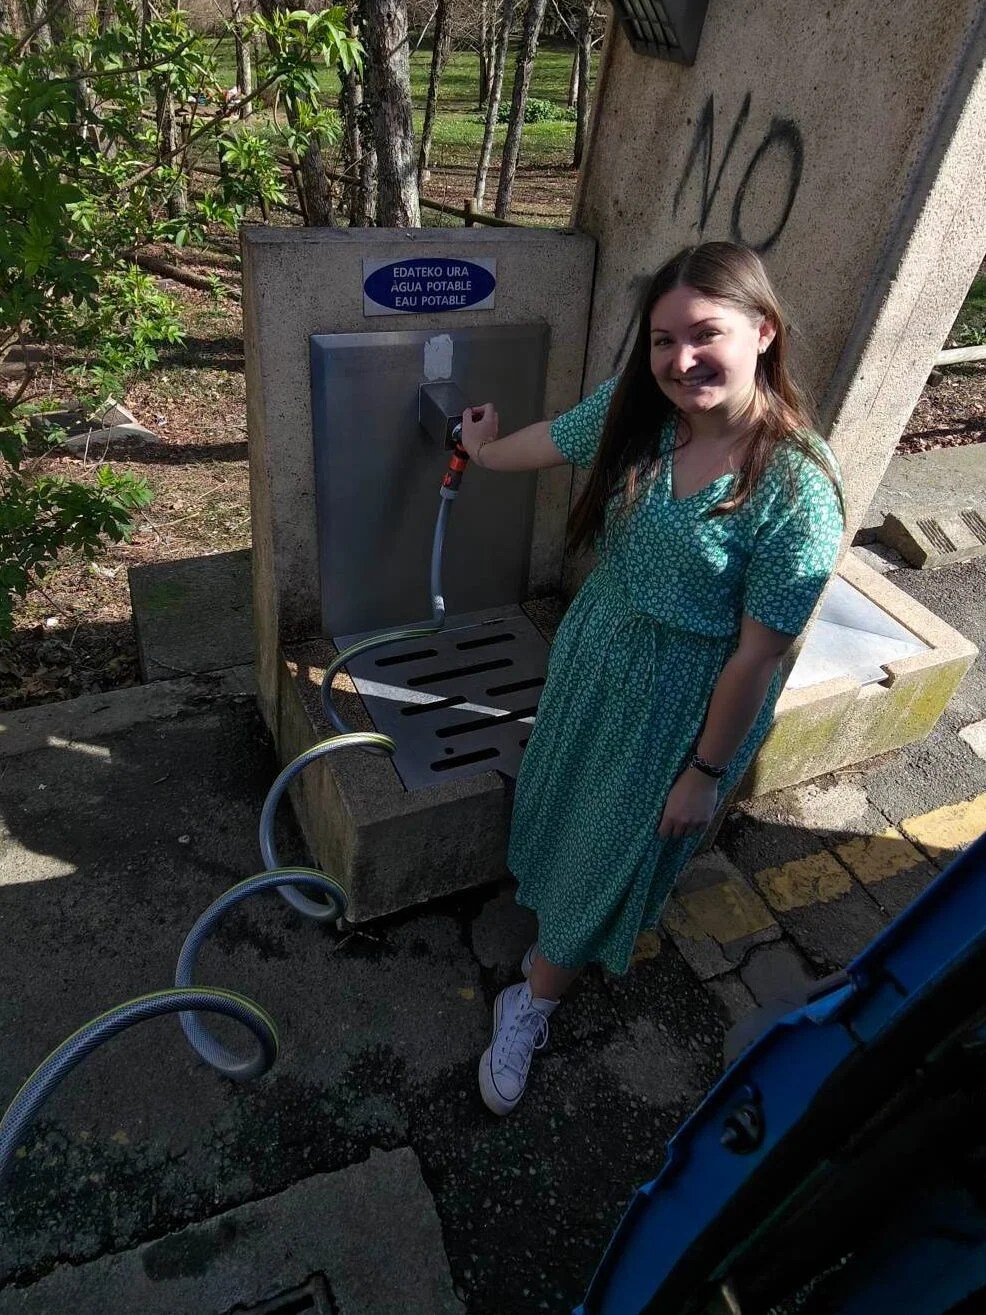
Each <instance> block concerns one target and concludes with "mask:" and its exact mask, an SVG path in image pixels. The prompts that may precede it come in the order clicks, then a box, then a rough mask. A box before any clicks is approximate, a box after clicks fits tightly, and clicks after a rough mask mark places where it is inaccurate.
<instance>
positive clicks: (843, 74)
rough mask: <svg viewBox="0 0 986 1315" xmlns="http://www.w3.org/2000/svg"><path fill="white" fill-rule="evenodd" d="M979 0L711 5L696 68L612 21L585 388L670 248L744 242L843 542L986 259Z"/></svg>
mask: <svg viewBox="0 0 986 1315" xmlns="http://www.w3.org/2000/svg"><path fill="white" fill-rule="evenodd" d="M984 55H986V4H984V3H983V0H949V3H947V4H933V3H929V2H928V0H870V3H867V4H862V5H861V4H859V3H858V0H827V3H825V4H819V3H817V0H773V3H771V4H762V3H755V0H747V3H738V2H737V0H714V3H712V4H710V5H709V9H708V15H707V18H706V22H705V29H704V32H703V35H702V41H701V45H700V47H699V51H698V56H697V60H696V63H695V65H694V66H692V67H685V66H682V65H679V64H673V63H669V62H667V61H663V60H658V59H654V58H651V57H648V56H645V55H637V54H635V53H634V52H633V50H632V49H631V47H630V44H629V42H628V40H627V38H626V36H625V35H624V34H623V32H622V31H621V30H619V29H618V28H617V27H616V26H615V24H614V25H612V26H611V31H610V34H609V39H608V42H607V48H606V51H605V53H604V56H603V63H602V68H601V70H600V79H599V85H598V91H597V106H596V114H595V120H594V128H593V137H592V141H591V145H590V150H589V154H588V161H587V164H586V166H585V169H584V172H583V177H582V182H581V187H580V191H579V195H578V197H577V199H576V204H575V225H576V227H578V228H579V229H581V230H583V231H586V232H588V233H590V234H592V235H593V236H594V237H595V238H596V239H597V242H598V247H599V259H598V264H597V272H596V284H595V290H594V299H593V310H592V318H591V322H590V324H591V328H590V340H589V351H588V360H587V376H586V389H587V390H588V389H589V388H590V387H592V386H594V385H595V384H597V383H598V382H599V381H600V380H601V379H603V378H605V377H606V376H608V375H610V374H612V373H613V372H614V370H615V368H616V366H617V363H618V362H619V361H620V358H621V354H622V351H623V348H624V347H625V335H626V331H627V325H628V323H629V322H630V320H631V318H632V314H633V305H634V301H635V297H636V294H637V292H638V291H639V288H640V285H641V283H642V282H643V281H644V280H645V279H646V277H647V276H648V274H650V273H652V272H653V271H654V270H655V269H656V268H657V267H658V266H659V265H660V264H661V263H662V262H663V261H664V260H665V259H666V258H667V257H668V256H670V255H671V254H673V252H675V251H676V250H677V249H678V248H680V247H682V246H684V245H686V244H689V243H695V242H700V241H711V240H734V241H743V242H746V243H747V244H749V245H750V246H752V247H754V248H756V249H757V250H758V251H760V252H761V253H762V254H763V256H764V259H765V261H766V263H767V265H768V268H769V270H770V272H771V275H772V277H773V280H774V282H775V285H776V287H777V289H778V291H779V293H780V294H781V297H782V298H783V300H784V302H785V304H786V305H787V307H788V309H789V311H790V313H791V318H792V321H793V326H794V330H795V333H794V338H795V345H796V351H797V357H798V364H799V366H800V367H801V373H802V375H803V377H804V379H805V381H806V382H807V383H808V385H809V386H810V388H811V389H812V391H813V393H814V395H815V397H816V399H817V400H818V405H819V411H820V416H821V423H822V429H823V432H825V433H826V435H827V436H828V438H829V439H830V441H831V443H832V446H833V448H834V449H835V451H836V453H837V454H838V457H839V459H840V461H841V463H842V467H843V471H844V474H845V482H846V494H847V502H848V521H849V524H848V530H849V533H850V537H851V534H852V533H853V532H854V530H855V528H856V527H857V525H858V524H859V522H860V519H861V517H862V516H863V514H864V513H865V511H866V508H867V507H868V506H869V503H870V501H871V499H872V496H873V494H874V492H875V490H876V488H877V486H878V484H879V482H880V479H881V477H882V475H883V472H884V470H885V468H886V465H887V463H888V461H889V460H890V457H891V455H892V453H893V450H894V447H895V445H896V443H897V440H898V438H899V436H900V434H901V432H902V430H903V427H904V425H905V424H906V423H907V419H908V417H909V415H910V413H911V411H912V410H913V407H914V404H915V403H916V401H917V399H918V397H919V395H920V392H921V389H922V387H923V385H924V383H925V380H926V379H927V376H928V373H929V371H930V369H931V366H932V363H933V360H934V357H935V355H936V353H937V352H938V351H939V349H940V348H941V344H942V342H943V340H944V338H945V336H946V334H947V333H948V330H949V328H950V327H951V325H952V322H953V320H954V318H955V315H956V314H957V312H958V309H959V307H960V305H961V303H962V300H963V298H964V296H965V293H966V291H967V290H968V287H969V285H970V283H971V281H972V278H973V276H974V274H975V272H976V269H977V267H978V265H979V262H980V261H981V260H982V258H983V254H984V249H986V153H984V151H983V148H982V126H983V123H984V122H986V71H984V66H983V60H984Z"/></svg>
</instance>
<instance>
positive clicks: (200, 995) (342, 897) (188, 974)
mask: <svg viewBox="0 0 986 1315" xmlns="http://www.w3.org/2000/svg"><path fill="white" fill-rule="evenodd" d="M456 440H458V432H456ZM468 460H469V458H468V455H467V453H466V451H465V449H464V448H463V447H462V446H461V445H460V444H459V442H458V441H456V444H455V447H454V449H453V452H452V455H451V457H450V459H449V465H448V469H447V470H446V472H445V477H444V479H443V481H442V487H441V490H440V501H439V505H438V516H437V517H436V520H435V533H434V537H433V539H432V549H431V572H430V587H431V607H432V614H431V620H430V621H429V622H426V623H424V624H423V625H420V626H415V627H412V628H410V629H407V630H394V631H390V632H388V633H387V634H383V635H374V636H371V637H370V638H368V639H363V640H360V641H359V642H358V643H356V644H352V645H351V646H350V647H349V648H347V649H345V650H344V651H343V652H341V653H340V654H339V655H338V657H336V659H335V661H334V662H333V663H332V664H331V665H330V666H329V668H328V670H327V671H326V672H325V675H324V677H323V678H322V687H321V702H322V708H323V710H324V712H325V716H326V718H327V719H328V721H329V722H330V723H331V725H332V726H333V727H334V728H335V730H336V732H337V734H336V735H334V736H333V737H332V738H331V739H328V740H323V741H321V743H319V744H314V745H312V747H311V748H310V749H306V750H305V752H304V753H301V754H299V755H298V757H297V758H295V759H294V760H293V761H292V762H290V763H288V765H287V766H286V767H285V768H284V770H283V771H282V772H281V773H280V774H279V776H278V777H277V779H276V780H275V782H274V784H273V785H272V786H271V788H270V790H269V791H268V793H267V798H266V799H265V800H264V806H263V809H262V810H261V814H260V852H261V854H262V856H263V861H264V863H265V864H266V865H267V866H266V870H265V871H263V872H261V873H259V874H258V875H257V876H254V877H248V878H247V880H246V881H241V882H239V884H238V885H236V886H233V887H231V889H229V890H227V891H224V892H223V894H222V895H220V896H219V898H218V899H217V900H215V902H214V903H212V904H210V905H209V907H208V908H207V909H206V910H205V912H204V913H203V914H202V915H201V916H200V917H199V919H198V920H197V921H196V923H195V925H194V926H193V927H192V929H191V931H190V932H189V933H188V935H187V936H186V937H185V942H184V944H183V945H182V948H181V953H180V954H179V956H178V965H177V968H176V970H175V985H174V987H172V988H171V989H170V990H166V991H152V992H150V993H149V994H148V995H141V996H138V997H137V998H136V999H134V1000H127V1001H125V1002H124V1003H123V1004H119V1005H115V1006H114V1007H113V1008H112V1009H108V1010H107V1011H106V1012H105V1013H103V1014H100V1015H99V1016H98V1017H97V1018H93V1019H91V1020H90V1021H89V1022H88V1023H85V1024H83V1026H82V1027H80V1028H79V1030H78V1031H77V1032H73V1034H72V1035H71V1036H70V1037H69V1038H68V1039H67V1040H65V1041H63V1042H62V1043H61V1045H59V1046H57V1047H56V1048H55V1049H54V1050H53V1051H52V1052H51V1054H50V1055H48V1057H47V1058H46V1059H45V1060H43V1061H42V1063H41V1064H40V1065H39V1066H38V1067H37V1068H36V1069H35V1070H34V1072H33V1073H32V1074H31V1076H30V1077H29V1078H28V1079H27V1081H26V1082H25V1083H24V1085H23V1086H22V1087H21V1089H20V1090H19V1091H18V1092H17V1094H16V1096H15V1097H14V1099H13V1100H12V1101H11V1103H10V1105H9V1106H8V1107H7V1110H6V1111H5V1113H4V1115H3V1118H0V1186H2V1185H3V1184H4V1182H5V1180H6V1178H7V1176H8V1174H9V1173H10V1170H11V1168H12V1166H13V1163H14V1159H15V1156H16V1153H17V1149H18V1147H19V1146H21V1145H22V1144H23V1141H24V1138H25V1137H26V1135H27V1132H28V1130H29V1128H30V1126H31V1124H32V1123H33V1121H34V1119H35V1118H36V1116H37V1114H38V1112H39V1111H40V1109H41V1108H42V1106H43V1105H44V1104H45V1102H46V1101H47V1099H48V1097H49V1096H50V1095H51V1094H52V1092H53V1091H54V1090H55V1088H56V1087H57V1086H58V1084H59V1083H60V1082H61V1081H62V1079H63V1078H64V1077H66V1076H67V1075H68V1074H69V1073H70V1072H71V1071H72V1069H74V1068H75V1067H76V1065H77V1064H80V1063H81V1062H82V1061H83V1060H84V1059H85V1058H86V1057H87V1056H88V1055H91V1054H92V1052H93V1051H94V1050H97V1049H98V1048H99V1047H100V1046H101V1045H103V1044H104V1043H105V1042H106V1041H109V1040H110V1039H111V1038H112V1037H115V1036H116V1035H117V1034H118V1033H120V1032H124V1031H126V1030H127V1029H128V1028H130V1027H133V1026H135V1024H137V1023H143V1022H144V1021H145V1020H147V1019H149V1018H160V1017H161V1016H162V1015H163V1014H178V1015H179V1016H180V1021H181V1026H182V1030H183V1031H184V1033H185V1036H186V1038H187V1039H188V1043H189V1045H190V1046H191V1047H192V1049H193V1050H194V1051H195V1053H196V1054H197V1055H198V1056H199V1057H200V1058H201V1059H204V1060H205V1062H206V1063H207V1064H209V1065H211V1066H212V1068H214V1069H216V1071H217V1072H219V1073H221V1074H223V1076H224V1077H228V1078H231V1079H232V1080H233V1081H234V1082H246V1081H248V1080H249V1079H250V1078H256V1077H260V1076H261V1075H262V1074H264V1073H266V1072H267V1070H268V1069H269V1068H270V1067H271V1065H272V1064H273V1063H274V1061H275V1059H276V1058H277V1050H278V1039H277V1028H276V1027H275V1025H274V1020H273V1019H272V1018H271V1016H270V1015H269V1014H268V1013H267V1011H266V1010H265V1009H263V1008H261V1006H260V1005H258V1004H257V1003H256V1002H255V1001H253V1000H251V999H250V998H249V997H248V996H245V995H240V994H239V993H238V992H236V991H227V990H222V989H220V988H218V987H212V986H194V985H193V979H194V976H195V964H196V960H197V959H198V954H199V951H200V950H201V948H202V946H203V944H204V943H205V941H206V939H207V937H208V936H209V935H210V933H211V932H212V930H213V928H214V927H215V926H216V924H217V923H218V922H219V921H220V919H221V918H223V917H224V916H225V915H226V913H227V912H228V911H229V910H230V909H231V908H233V907H234V906H235V905H237V904H241V903H242V902H243V901H244V900H246V899H250V898H251V897H252V896H254V895H257V894H260V892H262V891H266V890H276V891H277V892H278V893H279V894H280V895H281V896H282V897H283V898H284V899H285V900H287V902H288V903H289V904H290V905H291V906H292V907H293V908H294V909H296V910H297V912H298V913H301V914H304V916H305V917H307V918H314V919H316V920H318V921H322V922H325V921H332V922H336V921H338V920H339V919H340V918H341V917H342V916H343V915H344V913H345V912H346V909H347V907H348V905H349V896H348V894H347V893H346V891H345V890H344V888H343V887H342V886H341V885H340V884H339V883H338V882H337V881H335V880H334V879H333V878H332V877H330V876H327V875H326V873H324V872H319V871H317V870H316V869H315V868H304V867H282V866H281V864H280V862H279V860H278V856H277V850H276V848H275V846H274V816H275V813H276V812H277V805H278V803H279V802H280V800H281V796H282V795H283V794H284V791H285V790H286V789H287V787H288V785H289V784H290V783H291V781H292V780H294V778H295V777H296V776H297V775H298V774H299V773H300V772H302V771H304V769H305V768H306V767H307V766H309V764H310V763H313V762H315V761H316V760H317V759H320V758H324V757H326V756H327V755H329V754H331V753H339V752H342V751H344V750H346V749H362V750H364V751H365V752H368V753H390V754H392V753H393V752H394V750H395V748H396V745H395V744H394V741H393V740H392V739H391V738H390V736H389V735H381V734H379V733H378V732H376V731H353V730H352V728H351V727H350V726H348V725H347V724H346V722H345V721H344V720H343V718H342V717H341V716H340V715H339V713H338V712H337V711H336V708H335V706H334V705H333V702H332V681H333V679H334V677H335V675H336V673H337V672H339V671H340V670H341V669H342V668H343V667H344V666H345V665H346V663H347V662H349V661H350V660H351V659H352V658H354V657H356V656H357V655H358V654H360V653H365V652H367V651H368V650H369V649H371V648H378V647H380V646H381V645H384V644H393V643H396V642H397V641H398V640H405V639H419V638H421V637H423V636H425V635H433V634H435V632H436V631H438V630H441V628H442V626H443V625H444V624H445V599H444V596H443V593H442V558H443V555H444V548H445V534H446V530H447V528H448V519H449V513H450V511H451V506H452V502H453V501H454V499H455V497H456V495H457V494H458V491H459V485H460V484H461V482H462V476H463V473H464V471H465V469H466V465H467V463H468ZM210 1013H211V1014H219V1015H222V1016H224V1017H226V1018H231V1019H233V1020H234V1022H237V1023H240V1024H242V1026H243V1027H245V1028H246V1029H247V1031H248V1032H250V1033H251V1034H252V1036H253V1038H254V1042H255V1045H254V1048H253V1053H252V1054H250V1055H248V1056H246V1057H243V1056H241V1055H238V1054H237V1053H236V1052H235V1051H233V1050H231V1049H230V1048H229V1047H228V1046H225V1045H224V1044H223V1043H222V1042H221V1041H219V1040H218V1039H217V1038H216V1037H215V1036H213V1034H212V1033H211V1032H210V1031H209V1030H208V1028H207V1027H206V1026H205V1025H204V1024H203V1023H202V1022H200V1020H199V1015H200V1014H210Z"/></svg>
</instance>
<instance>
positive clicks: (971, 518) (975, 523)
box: [962, 511, 986, 543]
mask: <svg viewBox="0 0 986 1315" xmlns="http://www.w3.org/2000/svg"><path fill="white" fill-rule="evenodd" d="M962 521H963V524H964V525H965V526H966V528H967V529H968V530H969V531H970V533H971V534H972V535H973V536H974V537H975V538H977V539H978V540H979V542H980V543H986V520H984V519H983V517H982V516H980V514H979V512H978V511H964V512H963V513H962Z"/></svg>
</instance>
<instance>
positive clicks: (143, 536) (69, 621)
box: [0, 168, 986, 710]
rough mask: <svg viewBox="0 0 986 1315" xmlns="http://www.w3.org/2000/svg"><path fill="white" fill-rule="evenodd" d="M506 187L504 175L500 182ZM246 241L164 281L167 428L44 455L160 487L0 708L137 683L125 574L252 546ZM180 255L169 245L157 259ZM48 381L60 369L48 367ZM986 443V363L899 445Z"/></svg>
mask: <svg viewBox="0 0 986 1315" xmlns="http://www.w3.org/2000/svg"><path fill="white" fill-rule="evenodd" d="M490 185H491V187H494V186H495V179H493V180H492V181H491V184H490ZM467 190H468V186H467V180H466V178H465V175H464V174H463V176H462V177H461V178H460V177H459V176H458V173H457V171H456V170H454V169H450V170H445V171H443V172H440V173H436V174H434V175H433V176H432V180H431V184H430V186H429V195H430V196H431V197H432V198H433V199H436V200H441V201H444V202H445V203H447V204H456V205H461V203H462V197H463V196H464V195H465V193H466V191H467ZM573 190H574V175H573V173H572V172H571V170H568V169H562V168H559V169H558V170H556V171H551V170H548V171H545V170H543V169H541V170H539V171H537V172H536V173H534V172H531V173H526V172H523V171H522V172H521V173H520V174H519V175H518V181H517V191H516V203H515V213H516V214H517V216H518V217H519V218H526V219H530V220H532V221H535V222H540V223H547V224H552V223H554V224H558V223H564V222H565V221H566V220H567V217H568V214H569V210H570V206H571V198H572V193H573ZM236 252H237V245H236V240H235V239H234V238H232V237H230V236H229V235H225V236H223V235H217V236H216V237H215V239H214V240H213V242H212V244H211V245H210V246H209V247H208V248H206V249H199V250H193V251H187V250H186V251H185V252H183V253H182V254H181V256H180V257H179V259H180V261H181V265H182V268H184V269H186V270H188V271H191V272H193V273H197V274H200V275H215V276H216V277H217V278H218V279H219V280H220V282H221V284H222V286H223V289H224V290H225V291H223V292H221V293H219V294H218V295H217V294H214V293H210V292H204V291H198V290H195V289H192V288H188V287H185V286H183V285H180V284H178V283H173V282H170V281H167V280H166V281H165V283H164V286H165V287H167V288H168V290H169V291H171V292H173V293H174V294H175V295H176V296H178V297H179V298H180V299H181V301H182V303H183V305H184V307H185V314H186V325H187V336H186V339H185V342H184V344H183V345H182V346H181V347H179V348H172V349H168V350H165V351H162V353H161V359H160V361H159V362H158V364H157V365H156V367H155V368H154V369H153V370H151V371H149V372H148V373H147V374H145V375H143V376H142V377H141V378H139V379H138V380H136V381H135V382H134V384H133V385H132V386H131V388H130V389H129V390H128V392H127V394H126V396H125V397H123V398H121V399H119V400H120V401H122V402H123V403H124V405H125V406H126V407H127V408H128V409H129V410H130V411H131V412H132V413H133V414H134V416H135V417H136V419H137V421H138V422H139V423H140V424H142V425H144V426H146V427H147V428H148V429H149V430H151V431H152V432H153V433H154V434H156V435H157V436H158V441H157V442H156V443H153V444H151V443H148V444H146V445H143V446H141V447H134V446H132V445H129V444H128V445H124V443H122V442H121V443H113V444H111V445H110V447H109V448H108V449H104V448H102V447H100V449H99V450H98V451H97V450H92V451H90V452H88V453H87V454H80V455H71V454H69V453H67V452H62V451H59V452H56V453H55V454H53V455H49V456H46V457H44V458H41V459H38V460H37V461H36V462H35V463H34V469H35V470H36V471H37V473H42V472H45V473H61V474H63V475H66V476H68V477H70V478H72V479H81V480H85V479H89V478H92V477H93V476H94V473H95V471H96V469H97V468H98V466H99V464H100V463H101V462H103V461H110V462H112V464H113V465H114V466H115V467H116V468H118V469H126V470H130V471H132V472H133V473H134V474H135V475H140V476H143V477H144V478H145V479H146V480H147V482H148V483H149V484H150V486H151V488H152V489H153V492H154V500H153V502H152V503H151V505H150V506H149V507H148V508H146V509H145V510H143V511H142V512H141V513H140V515H139V518H138V521H137V525H136V530H135V533H134V535H133V537H132V539H131V540H130V542H129V543H125V544H119V545H115V546H110V547H107V548H106V549H105V550H104V551H103V552H102V553H101V554H100V555H99V557H98V558H97V559H96V560H95V561H92V562H85V561H82V560H79V559H77V558H72V557H66V558H65V559H64V561H63V562H62V563H61V564H60V565H59V567H58V568H57V569H56V570H55V571H53V572H52V573H51V574H50V575H49V576H48V577H47V579H46V580H45V582H44V587H43V588H42V589H37V590H35V591H34V592H33V593H32V594H31V595H29V597H28V598H27V599H26V600H25V603H24V605H23V607H22V608H21V609H20V611H19V616H18V624H17V629H16V631H15V634H14V636H13V638H12V640H11V641H10V642H9V643H2V644H0V710H3V709H11V708H18V707H25V706H29V705H32V704H37V703H44V702H49V701H54V700H60V699H69V698H74V697H75V696H76V695H79V694H89V693H97V692H99V691H102V690H108V689H115V688H118V687H120V686H124V685H130V684H136V683H137V682H138V680H139V675H138V668H137V652H136V646H135V642H134V635H133V625H132V619H131V611H130V594H129V589H128V584H127V571H128V569H129V568H130V567H132V566H140V565H143V564H145V563H147V562H154V561H165V560H169V559H173V558H178V557H190V556H197V555H200V554H205V553H218V552H228V551H231V550H233V549H237V548H243V547H246V546H247V545H249V542H250V500H249V483H248V475H247V442H246V438H247V432H246V395H245V384H244V377H243V343H242V336H241V319H240V307H239V301H238V299H237V293H238V281H239V272H238V261H237V255H236ZM158 254H159V255H160V256H161V257H162V258H165V259H168V260H171V261H174V260H175V259H176V257H175V253H174V252H173V251H172V250H170V249H169V250H162V251H161V252H159V253H158ZM48 384H49V387H50V388H51V389H52V391H53V392H55V393H57V392H58V387H59V374H58V370H57V368H56V364H55V363H54V362H51V363H50V366H49V378H48ZM984 440H986V364H979V365H973V366H967V367H961V368H953V369H950V370H948V371H944V372H936V373H935V374H934V375H933V376H932V378H931V380H929V382H928V385H927V386H926V387H925V389H924V392H923V394H922V396H921V399H920V401H919V403H918V405H917V407H916V409H915V411H914V414H913V416H912V417H911V420H910V422H909V423H908V426H907V429H906V431H905V434H904V436H903V438H902V439H901V444H900V449H901V450H902V451H906V452H915V451H921V450H924V449H926V448H929V447H939V446H944V445H954V444H958V443H970V442H983V441H984Z"/></svg>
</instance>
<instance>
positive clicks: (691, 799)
mask: <svg viewBox="0 0 986 1315" xmlns="http://www.w3.org/2000/svg"><path fill="white" fill-rule="evenodd" d="M717 798H718V787H717V785H716V782H715V781H714V780H713V779H712V777H711V776H706V775H705V773H704V772H700V771H697V770H696V769H695V768H694V767H686V768H685V770H684V771H683V772H682V773H681V775H680V776H679V777H678V779H677V781H675V783H674V785H673V786H672V787H671V790H670V792H669V794H668V797H667V799H666V800H665V804H664V813H663V815H662V817H661V825H660V826H659V827H658V829H657V834H658V835H659V836H660V837H661V839H662V840H672V839H678V838H679V837H681V836H693V835H697V834H699V833H700V832H702V831H704V830H705V829H706V827H707V826H708V825H709V823H710V822H711V821H712V818H713V816H714V815H715V811H716V800H717Z"/></svg>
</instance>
